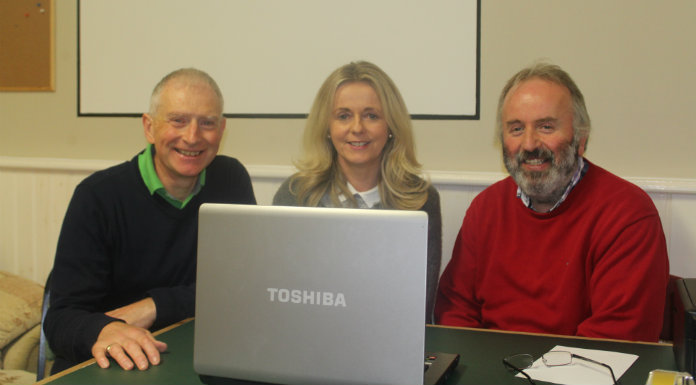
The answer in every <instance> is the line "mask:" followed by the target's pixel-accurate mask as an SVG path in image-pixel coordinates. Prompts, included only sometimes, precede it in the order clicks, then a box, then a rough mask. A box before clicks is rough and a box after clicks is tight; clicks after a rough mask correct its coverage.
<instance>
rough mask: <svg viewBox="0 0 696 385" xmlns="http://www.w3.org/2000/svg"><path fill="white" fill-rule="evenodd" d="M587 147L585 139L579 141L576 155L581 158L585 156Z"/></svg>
mask: <svg viewBox="0 0 696 385" xmlns="http://www.w3.org/2000/svg"><path fill="white" fill-rule="evenodd" d="M586 145H587V137H584V138H582V139H580V145H579V146H578V155H580V156H583V155H584V154H585V146H586Z"/></svg>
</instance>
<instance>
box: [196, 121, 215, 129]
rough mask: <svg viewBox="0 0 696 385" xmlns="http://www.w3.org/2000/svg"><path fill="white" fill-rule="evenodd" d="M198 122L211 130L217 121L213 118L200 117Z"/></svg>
mask: <svg viewBox="0 0 696 385" xmlns="http://www.w3.org/2000/svg"><path fill="white" fill-rule="evenodd" d="M199 124H200V126H201V128H203V129H204V130H212V129H214V128H215V127H217V121H216V120H214V119H201V121H200V123H199Z"/></svg>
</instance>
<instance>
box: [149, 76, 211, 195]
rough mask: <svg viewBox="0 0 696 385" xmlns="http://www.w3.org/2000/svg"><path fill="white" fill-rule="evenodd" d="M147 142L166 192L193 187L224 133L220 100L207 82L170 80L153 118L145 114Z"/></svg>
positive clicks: (180, 79) (183, 79)
mask: <svg viewBox="0 0 696 385" xmlns="http://www.w3.org/2000/svg"><path fill="white" fill-rule="evenodd" d="M143 127H144V129H145V137H146V138H147V141H148V142H150V143H152V144H153V145H154V147H155V155H154V163H155V170H156V171H157V176H158V177H159V178H160V180H161V181H162V184H163V185H164V187H165V189H167V190H168V191H170V189H169V187H171V186H183V185H191V186H193V185H194V184H195V182H196V180H197V178H198V174H200V173H201V171H203V170H204V169H205V168H206V167H207V166H208V165H209V164H210V162H212V161H213V159H214V158H215V155H216V154H217V152H218V148H219V146H220V140H221V139H222V133H223V131H224V130H225V119H224V117H223V116H222V107H221V105H220V100H219V98H218V96H217V94H216V93H215V91H213V89H212V88H211V87H210V86H209V85H207V84H206V83H205V82H203V81H200V80H196V79H187V78H178V79H173V80H171V81H169V83H168V84H166V85H165V86H164V88H163V89H162V92H161V95H160V101H159V107H158V108H157V111H156V112H155V113H154V116H153V115H150V114H145V115H143Z"/></svg>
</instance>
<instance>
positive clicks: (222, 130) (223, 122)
mask: <svg viewBox="0 0 696 385" xmlns="http://www.w3.org/2000/svg"><path fill="white" fill-rule="evenodd" d="M225 127H227V118H226V117H224V116H223V117H222V120H221V121H220V134H221V135H222V133H223V132H225Z"/></svg>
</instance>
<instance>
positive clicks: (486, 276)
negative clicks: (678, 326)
mask: <svg viewBox="0 0 696 385" xmlns="http://www.w3.org/2000/svg"><path fill="white" fill-rule="evenodd" d="M516 190H517V185H516V184H515V182H514V180H513V179H512V178H511V177H508V178H506V179H504V180H502V181H500V182H497V183H495V184H494V185H492V186H490V187H489V188H487V189H486V190H484V191H483V192H481V193H480V194H479V195H478V196H477V197H476V198H475V199H474V200H473V202H472V203H471V206H470V207H469V209H468V210H467V213H466V217H465V218H464V222H463V224H462V228H461V230H460V232H459V235H458V236H457V240H456V243H455V246H454V251H453V254H452V260H451V261H450V262H449V264H448V266H447V268H446V269H445V271H444V273H443V274H442V277H441V279H440V287H439V289H438V295H437V302H436V305H435V320H436V322H437V323H440V324H444V325H454V326H469V327H483V328H492V329H502V330H515V331H525V332H538V333H552V334H565V335H579V336H588V337H602V338H615V339H625V340H636V341H657V339H658V337H659V334H660V330H661V327H662V317H663V308H664V301H665V293H666V287H667V282H668V279H669V262H668V260H667V247H666V242H665V236H664V233H663V231H662V225H661V223H660V218H659V215H658V212H657V210H656V209H655V205H654V204H653V202H652V200H651V199H650V197H649V196H648V195H647V194H646V193H645V192H643V191H642V190H641V189H640V188H638V187H637V186H635V185H633V184H631V183H629V182H627V181H625V180H622V179H621V178H619V177H617V176H615V175H612V174H611V173H609V172H607V171H606V170H604V169H602V168H600V167H598V166H596V165H594V164H590V167H589V170H588V171H587V174H585V176H584V177H583V178H582V180H581V181H580V183H578V185H577V186H575V188H574V189H573V190H572V191H571V192H570V194H569V195H568V197H567V198H566V200H565V201H564V202H563V203H562V204H561V205H560V206H559V207H557V208H556V209H555V210H553V211H552V212H551V213H546V214H542V213H537V212H534V211H532V210H531V209H528V208H527V207H525V206H524V204H523V203H522V201H521V200H520V199H519V198H517V197H516Z"/></svg>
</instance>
